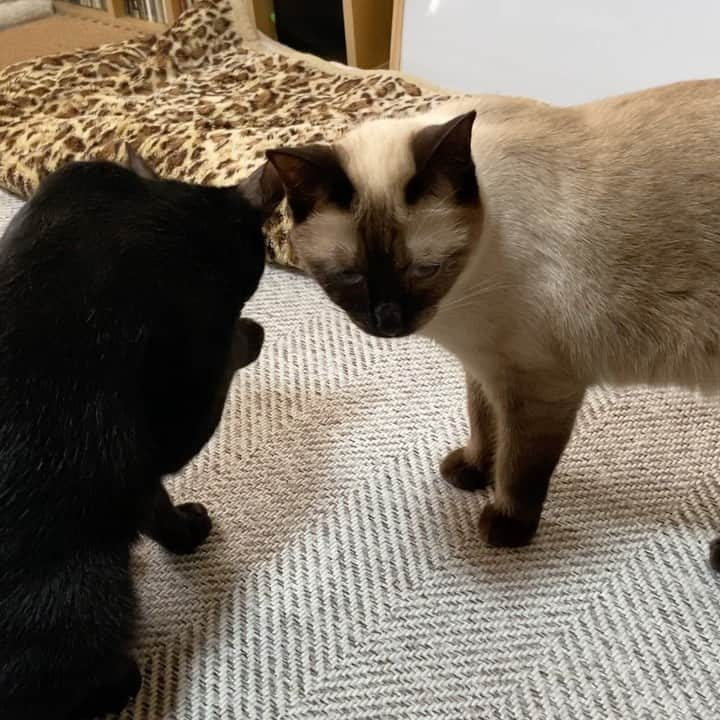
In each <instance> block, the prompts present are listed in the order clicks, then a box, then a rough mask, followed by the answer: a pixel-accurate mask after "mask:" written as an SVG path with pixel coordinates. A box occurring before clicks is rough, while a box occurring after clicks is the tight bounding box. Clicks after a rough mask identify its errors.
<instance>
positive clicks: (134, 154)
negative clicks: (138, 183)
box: [125, 143, 158, 180]
mask: <svg viewBox="0 0 720 720" xmlns="http://www.w3.org/2000/svg"><path fill="white" fill-rule="evenodd" d="M125 167H126V168H127V169H128V170H132V171H133V172H134V173H135V174H136V175H139V176H140V177H141V178H144V179H145V180H157V179H158V176H157V174H156V173H155V171H154V170H153V169H152V168H151V167H150V166H149V165H148V164H147V162H145V160H144V159H143V157H142V156H141V155H140V153H139V152H138V151H137V150H136V149H135V148H134V147H133V146H132V145H131V144H130V143H125Z"/></svg>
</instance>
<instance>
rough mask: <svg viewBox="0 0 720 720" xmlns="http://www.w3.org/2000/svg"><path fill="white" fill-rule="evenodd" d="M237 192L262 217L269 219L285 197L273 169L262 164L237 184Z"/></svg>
mask: <svg viewBox="0 0 720 720" xmlns="http://www.w3.org/2000/svg"><path fill="white" fill-rule="evenodd" d="M238 190H240V192H241V193H242V194H243V196H244V197H245V199H246V200H247V201H248V202H249V203H250V204H251V205H252V206H253V207H254V208H255V209H256V210H259V211H260V212H261V213H262V215H263V216H264V217H266V218H267V217H270V215H272V212H273V210H275V208H276V207H277V206H278V204H279V203H280V201H281V200H282V199H283V197H284V196H285V189H284V188H283V184H282V182H281V181H280V176H279V175H278V173H277V170H276V169H275V167H274V166H273V165H272V164H271V163H269V162H265V163H263V164H262V165H261V166H260V167H259V168H257V169H256V170H255V171H254V172H253V173H251V174H250V175H248V177H246V178H245V179H244V180H241V181H240V183H239V184H238Z"/></svg>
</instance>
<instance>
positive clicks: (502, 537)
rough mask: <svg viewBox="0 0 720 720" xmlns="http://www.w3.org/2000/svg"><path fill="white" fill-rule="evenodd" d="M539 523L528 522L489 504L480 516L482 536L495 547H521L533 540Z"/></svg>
mask: <svg viewBox="0 0 720 720" xmlns="http://www.w3.org/2000/svg"><path fill="white" fill-rule="evenodd" d="M537 526H538V523H537V521H533V522H528V521H526V520H523V519H521V518H517V517H514V516H512V515H506V514H505V513H503V512H501V511H500V510H498V509H497V507H496V506H495V504H494V503H488V504H487V505H486V506H485V507H484V508H483V510H482V513H481V514H480V536H481V537H482V539H483V540H484V541H485V542H486V543H487V544H488V545H492V546H493V547H521V546H523V545H527V544H528V543H530V541H531V540H532V539H533V536H534V535H535V531H536V530H537Z"/></svg>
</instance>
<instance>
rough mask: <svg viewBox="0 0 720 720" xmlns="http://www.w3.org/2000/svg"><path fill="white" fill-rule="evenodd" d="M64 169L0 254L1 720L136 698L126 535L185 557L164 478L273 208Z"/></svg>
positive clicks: (253, 342) (205, 427)
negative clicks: (153, 542)
mask: <svg viewBox="0 0 720 720" xmlns="http://www.w3.org/2000/svg"><path fill="white" fill-rule="evenodd" d="M128 165H129V167H128V168H126V167H121V166H120V165H115V164H112V163H104V162H86V163H72V164H69V165H67V166H65V167H64V168H62V169H61V170H59V171H57V172H56V173H54V174H52V175H51V176H49V177H48V178H47V179H46V180H45V181H44V182H43V183H42V184H41V186H40V188H39V189H38V191H37V193H36V194H35V195H34V197H33V198H32V199H31V200H30V201H29V202H28V203H27V204H26V205H25V206H24V207H23V208H22V210H21V211H20V212H19V213H18V215H17V216H16V217H15V218H14V219H13V221H12V222H11V223H10V226H9V227H8V228H7V230H6V232H5V234H4V235H3V236H2V239H0V718H2V719H3V720H46V719H50V718H52V720H66V719H68V720H69V719H70V718H72V719H75V718H92V717H96V716H98V715H102V714H105V713H107V712H115V711H119V710H121V709H122V708H123V706H124V705H125V704H126V703H127V701H128V700H129V699H130V698H131V697H132V696H134V695H135V694H136V693H137V691H138V689H139V688H140V673H139V671H138V668H137V665H136V663H135V661H134V660H133V658H132V656H131V644H132V640H133V628H134V625H135V598H134V593H133V583H132V578H131V577H130V574H129V570H128V555H129V551H130V546H131V545H132V543H133V542H134V541H135V540H136V538H137V537H138V534H139V533H144V534H145V535H147V536H149V537H151V538H153V539H154V540H156V541H157V542H159V543H160V544H161V545H162V546H163V547H165V548H167V549H168V550H170V551H171V552H174V553H189V552H191V551H192V550H194V549H195V547H197V545H199V544H200V543H202V542H203V541H204V540H205V538H206V537H207V535H208V533H209V531H210V519H209V517H208V514H207V511H206V510H205V508H204V507H203V506H202V505H199V504H196V503H186V504H183V505H177V506H175V505H173V503H172V500H171V499H170V497H169V496H168V494H167V492H166V490H165V489H164V487H163V485H162V477H163V475H166V474H168V473H173V472H176V471H177V470H179V469H180V468H181V467H183V465H185V464H186V463H187V462H188V461H189V460H190V459H191V458H192V457H193V456H194V455H195V454H196V453H197V452H198V451H199V450H200V449H201V448H202V447H203V445H205V443H206V442H207V440H208V439H209V438H210V436H211V435H212V433H213V431H214V430H215V428H216V426H217V424H218V421H219V419H220V415H221V412H222V409H223V404H224V401H225V396H226V394H227V391H228V386H229V384H230V381H231V379H232V377H233V374H234V372H235V371H236V370H237V369H238V368H241V367H243V366H245V365H247V364H249V363H251V362H253V360H255V358H256V357H257V356H258V353H259V352H260V347H261V345H262V342H263V330H262V328H261V326H260V325H258V324H257V323H255V322H253V321H252V320H246V319H241V318H239V314H240V310H241V309H242V307H243V304H244V303H245V301H247V300H248V298H250V296H251V295H252V294H253V292H254V291H255V289H256V287H257V285H258V282H259V280H260V277H261V275H262V272H263V267H264V242H263V236H262V230H261V227H262V224H263V221H264V220H265V219H266V217H267V215H268V214H269V212H270V211H271V210H272V208H273V207H274V205H275V204H276V203H277V200H278V198H277V197H267V196H266V193H265V191H264V185H265V181H264V175H263V172H264V170H263V169H260V170H258V171H257V172H256V173H254V174H253V175H252V176H251V177H250V178H248V179H247V180H246V181H245V182H244V183H242V184H241V185H240V186H239V187H230V188H209V187H201V186H196V185H188V184H184V183H180V182H173V181H165V180H160V179H158V178H157V177H155V176H154V175H153V173H152V172H151V171H150V170H149V169H148V168H147V166H146V165H145V163H144V162H143V161H142V160H141V159H140V158H139V157H138V156H137V155H136V154H135V153H133V152H132V151H130V153H129V163H128Z"/></svg>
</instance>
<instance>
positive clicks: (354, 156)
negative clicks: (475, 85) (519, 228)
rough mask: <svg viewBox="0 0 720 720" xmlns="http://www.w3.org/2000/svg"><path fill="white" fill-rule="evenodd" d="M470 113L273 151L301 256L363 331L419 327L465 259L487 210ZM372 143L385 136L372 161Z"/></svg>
mask: <svg viewBox="0 0 720 720" xmlns="http://www.w3.org/2000/svg"><path fill="white" fill-rule="evenodd" d="M474 119H475V113H474V112H471V113H467V114H465V115H460V116H459V117H456V118H454V119H452V120H450V121H449V122H447V123H444V124H441V125H430V126H425V127H419V128H415V129H413V130H412V131H408V132H406V133H405V135H404V136H403V135H402V134H401V135H400V136H399V137H398V138H397V139H396V140H395V139H393V138H390V139H389V138H388V135H387V133H388V132H392V130H393V129H397V127H399V126H393V125H392V123H393V122H402V121H384V124H383V123H380V124H378V125H376V126H373V125H372V124H369V125H368V126H367V127H368V129H369V132H366V133H362V130H363V128H362V127H361V128H360V132H358V131H356V135H353V134H352V133H351V134H350V135H349V136H348V138H347V141H345V140H343V141H341V142H340V143H339V144H338V145H337V146H334V147H331V146H326V145H308V146H305V147H301V148H284V149H280V150H273V151H270V152H269V153H268V158H269V165H271V166H272V168H273V170H274V172H275V173H276V179H277V182H279V183H280V184H281V186H282V188H283V189H284V191H285V193H286V195H287V199H288V205H289V207H290V209H291V211H292V215H293V220H294V222H295V228H294V230H293V234H292V244H293V250H294V252H295V254H296V256H297V258H298V260H299V262H300V264H301V265H302V266H303V267H304V269H305V270H307V271H308V272H309V273H310V274H311V275H312V276H313V277H314V278H315V279H316V280H317V281H318V282H319V283H320V285H321V286H322V287H323V288H324V289H325V291H326V293H327V294H328V296H329V297H330V298H331V299H332V300H333V302H335V303H336V304H337V305H339V306H340V307H341V308H343V310H345V311H346V312H347V314H348V316H349V317H350V318H351V319H352V320H353V322H355V323H356V324H357V325H358V326H359V327H361V328H362V329H363V330H365V331H366V332H368V333H371V334H373V335H377V336H380V337H402V336H405V335H409V334H411V333H414V332H416V331H418V330H419V329H421V328H422V326H423V325H425V324H426V323H427V322H428V321H429V320H430V319H431V318H432V317H433V315H434V314H435V312H436V310H437V307H438V304H439V303H440V301H441V300H442V298H443V297H444V296H445V295H446V293H447V292H448V290H449V289H450V288H451V287H452V285H453V284H454V283H455V281H456V279H457V277H458V276H459V274H460V273H461V272H462V270H463V268H464V267H465V264H466V261H467V258H468V255H469V254H470V252H471V250H472V248H473V244H474V240H475V238H476V236H477V232H476V230H477V228H478V227H479V224H480V223H481V222H482V215H483V213H482V205H481V202H480V192H479V188H478V183H477V179H476V176H475V166H474V163H473V161H472V157H471V153H470V138H471V132H472V124H473V121H474ZM388 123H390V124H388ZM363 135H364V136H365V137H363ZM375 143H383V148H382V149H383V151H384V152H386V153H387V155H386V159H387V162H386V163H385V164H383V163H381V162H375V163H368V155H372V153H371V152H369V153H367V154H365V153H364V150H373V149H374V151H375V155H376V156H377V155H378V147H377V146H376V145H375Z"/></svg>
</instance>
